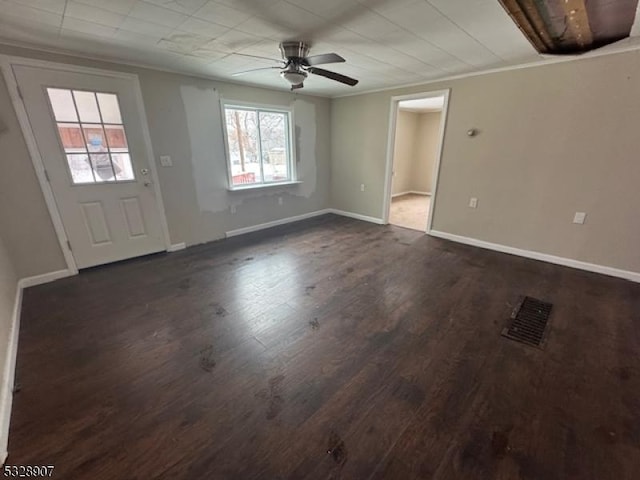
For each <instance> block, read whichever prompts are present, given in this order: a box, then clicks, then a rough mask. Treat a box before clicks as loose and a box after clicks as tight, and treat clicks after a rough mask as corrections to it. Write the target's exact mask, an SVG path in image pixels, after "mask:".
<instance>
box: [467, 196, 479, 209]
mask: <svg viewBox="0 0 640 480" xmlns="http://www.w3.org/2000/svg"><path fill="white" fill-rule="evenodd" d="M469 207H470V208H478V199H477V198H475V197H472V198H470V199H469Z"/></svg>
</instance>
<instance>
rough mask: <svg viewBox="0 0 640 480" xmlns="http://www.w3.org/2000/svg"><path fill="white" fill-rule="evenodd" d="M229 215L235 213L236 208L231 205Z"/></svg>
mask: <svg viewBox="0 0 640 480" xmlns="http://www.w3.org/2000/svg"><path fill="white" fill-rule="evenodd" d="M231 213H236V206H235V205H231Z"/></svg>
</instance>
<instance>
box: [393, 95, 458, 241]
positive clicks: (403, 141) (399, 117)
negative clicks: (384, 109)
mask: <svg viewBox="0 0 640 480" xmlns="http://www.w3.org/2000/svg"><path fill="white" fill-rule="evenodd" d="M448 94H449V92H448V91H441V92H432V93H425V94H419V95H410V96H402V97H394V98H392V101H391V119H390V131H389V149H388V158H387V185H386V187H387V195H385V197H386V202H385V212H384V219H385V223H390V224H392V225H397V226H399V227H404V228H410V229H413V230H420V231H422V232H429V231H430V230H431V220H432V216H433V207H434V203H435V192H436V186H437V178H438V172H439V166H440V155H441V151H442V140H443V137H444V126H445V121H446V112H447V104H448Z"/></svg>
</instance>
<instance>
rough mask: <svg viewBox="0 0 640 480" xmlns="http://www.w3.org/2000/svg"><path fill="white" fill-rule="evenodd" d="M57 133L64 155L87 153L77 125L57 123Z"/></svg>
mask: <svg viewBox="0 0 640 480" xmlns="http://www.w3.org/2000/svg"><path fill="white" fill-rule="evenodd" d="M58 132H59V134H60V140H61V141H62V146H63V147H64V151H65V152H66V153H81V152H86V151H87V148H86V146H85V144H84V138H83V137H82V130H80V125H79V124H77V123H59V124H58Z"/></svg>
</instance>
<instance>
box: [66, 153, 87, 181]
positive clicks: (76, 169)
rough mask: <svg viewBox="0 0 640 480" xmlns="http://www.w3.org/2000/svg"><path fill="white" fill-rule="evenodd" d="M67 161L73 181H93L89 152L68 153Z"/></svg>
mask: <svg viewBox="0 0 640 480" xmlns="http://www.w3.org/2000/svg"><path fill="white" fill-rule="evenodd" d="M67 163H68V164H69V171H70V172H71V178H72V179H73V183H93V174H92V173H91V165H90V164H89V156H88V155H87V154H84V155H67Z"/></svg>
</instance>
